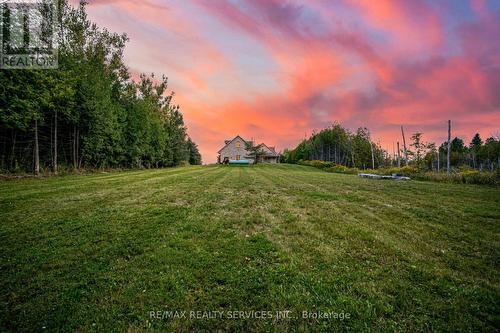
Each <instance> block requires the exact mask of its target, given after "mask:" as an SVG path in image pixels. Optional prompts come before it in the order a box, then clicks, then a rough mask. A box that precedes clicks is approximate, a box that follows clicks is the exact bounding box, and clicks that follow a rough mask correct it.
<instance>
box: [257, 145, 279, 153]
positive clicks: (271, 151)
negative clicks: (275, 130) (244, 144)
mask: <svg viewBox="0 0 500 333" xmlns="http://www.w3.org/2000/svg"><path fill="white" fill-rule="evenodd" d="M262 146H264V147H266V148H267V150H268V151H269V152H270V153H269V152H266V155H267V156H278V153H277V152H276V150H274V147H269V146H268V145H266V144H265V143H264V142H262V143H261V144H260V145H259V147H262Z"/></svg>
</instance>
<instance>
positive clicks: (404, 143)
mask: <svg viewBox="0 0 500 333" xmlns="http://www.w3.org/2000/svg"><path fill="white" fill-rule="evenodd" d="M401 134H402V135H403V148H404V150H405V151H404V153H405V165H408V150H406V140H405V131H404V130H403V125H401Z"/></svg>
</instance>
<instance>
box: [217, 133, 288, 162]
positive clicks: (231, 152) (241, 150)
mask: <svg viewBox="0 0 500 333" xmlns="http://www.w3.org/2000/svg"><path fill="white" fill-rule="evenodd" d="M247 145H253V142H252V141H247V140H245V139H243V138H242V137H241V136H239V135H237V136H235V137H234V139H232V140H225V141H224V147H222V148H221V149H220V150H219V151H218V152H217V153H218V154H219V156H218V157H217V161H218V163H223V162H224V161H242V162H244V161H248V163H251V164H253V163H255V156H250V152H249V151H248V150H247ZM258 147H259V148H260V150H261V151H262V152H263V154H262V155H261V156H259V160H258V163H278V159H279V154H278V153H277V152H276V150H275V148H274V147H269V146H268V145H266V144H265V143H261V144H259V145H258ZM235 163H238V162H235Z"/></svg>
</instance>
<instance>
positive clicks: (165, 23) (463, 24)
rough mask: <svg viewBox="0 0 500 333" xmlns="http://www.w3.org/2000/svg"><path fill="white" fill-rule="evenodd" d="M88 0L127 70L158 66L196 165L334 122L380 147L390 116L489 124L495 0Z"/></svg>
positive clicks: (499, 126) (499, 67)
mask: <svg viewBox="0 0 500 333" xmlns="http://www.w3.org/2000/svg"><path fill="white" fill-rule="evenodd" d="M75 1H76V0H74V1H73V2H75ZM89 2H90V4H89V6H88V12H89V16H90V18H91V19H92V20H93V21H95V22H97V23H98V24H99V25H100V26H101V27H106V28H108V29H109V30H111V31H114V32H125V33H127V35H128V36H129V38H130V42H129V44H128V46H127V49H126V53H125V62H126V64H127V65H128V66H129V68H130V70H131V72H133V73H140V72H146V73H152V72H154V73H156V74H157V75H161V74H166V75H167V76H168V77H169V82H170V88H171V89H172V90H174V91H175V93H176V97H175V101H176V103H178V104H180V105H181V109H182V112H183V114H184V117H185V121H186V124H187V126H188V131H189V134H190V136H191V137H192V138H193V140H194V141H195V142H196V143H197V144H198V145H199V147H200V151H201V153H202V155H203V160H204V162H205V163H210V162H214V161H215V160H216V156H217V150H218V149H219V148H221V146H222V144H223V142H224V140H225V139H229V138H232V137H234V136H235V135H236V134H240V135H241V136H243V137H244V138H251V137H253V138H255V140H256V141H259V142H261V141H264V142H266V143H268V144H269V145H271V146H272V145H276V147H277V149H278V150H283V149H284V148H286V147H289V148H293V147H295V145H296V144H297V143H298V142H300V140H302V139H303V138H304V136H305V135H307V136H309V135H310V134H311V132H313V131H314V130H320V129H322V128H324V127H326V126H328V125H329V124H331V123H332V122H334V121H338V122H340V123H342V124H343V125H344V126H346V127H347V128H349V129H351V130H355V129H356V128H357V127H360V126H366V127H368V128H369V129H370V130H371V131H372V136H373V138H374V139H375V141H380V143H381V145H382V147H383V148H386V149H389V151H392V145H393V142H395V141H396V140H400V130H399V126H400V125H405V126H406V128H407V132H408V135H410V134H411V133H412V132H415V131H421V132H423V133H424V139H425V140H426V141H437V142H439V143H440V142H442V141H443V140H445V138H446V130H447V124H446V121H447V120H448V119H451V120H452V121H453V124H454V135H456V136H459V137H462V138H463V139H464V140H466V143H468V142H469V141H470V139H471V137H472V135H473V134H474V133H475V132H476V131H479V132H480V133H481V135H482V136H483V139H484V138H486V137H487V136H491V135H493V134H495V133H500V1H473V0H471V1H468V0H464V1H460V0H449V1H445V0H437V1H418V0H408V1H403V0H388V1H384V0H376V1H374V0H366V1H363V0H328V1H327V0H325V1H323V0H307V1H305V0H304V1H284V0H283V1H278V0H248V1H243V0H234V1H223V0H199V1H198V0H180V1H170V0H141V1H138V0H93V1H92V0H91V1H89Z"/></svg>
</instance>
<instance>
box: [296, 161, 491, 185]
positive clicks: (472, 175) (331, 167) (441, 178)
mask: <svg viewBox="0 0 500 333" xmlns="http://www.w3.org/2000/svg"><path fill="white" fill-rule="evenodd" d="M298 164H300V165H307V166H311V167H314V168H318V169H321V170H324V171H326V172H335V173H346V174H358V173H359V172H361V171H362V172H365V173H373V174H377V175H392V174H399V175H402V176H405V177H410V178H412V179H417V180H428V181H435V182H446V183H462V184H479V185H496V186H498V185H500V168H497V169H496V171H493V172H491V171H478V170H457V171H454V172H453V173H452V174H451V175H448V174H447V173H446V172H436V171H420V170H418V169H417V168H415V167H413V166H403V167H400V168H398V167H391V168H379V169H375V170H373V169H366V170H359V169H357V168H349V167H346V166H343V165H338V164H335V163H333V162H324V161H318V160H312V161H308V160H300V161H298Z"/></svg>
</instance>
